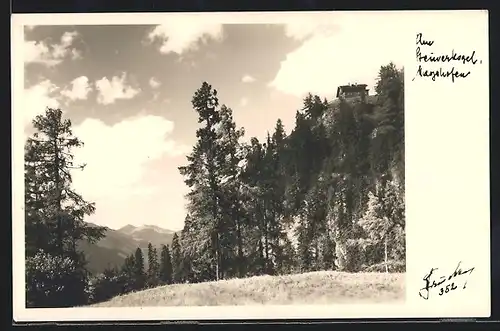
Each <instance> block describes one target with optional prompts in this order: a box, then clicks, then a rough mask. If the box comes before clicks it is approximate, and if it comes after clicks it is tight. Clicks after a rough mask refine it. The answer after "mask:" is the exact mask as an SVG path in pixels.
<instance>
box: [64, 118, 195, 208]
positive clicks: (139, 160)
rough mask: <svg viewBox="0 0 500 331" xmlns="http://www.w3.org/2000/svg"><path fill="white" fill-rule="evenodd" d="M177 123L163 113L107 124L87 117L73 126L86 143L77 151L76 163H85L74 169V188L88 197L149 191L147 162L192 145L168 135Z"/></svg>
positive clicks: (187, 149) (96, 198) (77, 134)
mask: <svg viewBox="0 0 500 331" xmlns="http://www.w3.org/2000/svg"><path fill="white" fill-rule="evenodd" d="M173 129H174V123H173V122H172V121H169V120H166V119H165V118H163V117H160V116H152V115H147V116H137V117H133V118H130V119H127V120H124V121H122V122H119V123H117V124H115V125H112V126H108V125H106V124H104V123H103V122H102V121H100V120H97V119H86V120H85V121H84V122H82V123H81V124H80V125H78V126H76V127H75V128H74V129H73V132H74V134H75V136H77V137H78V138H79V139H81V140H82V141H83V142H84V146H83V147H81V148H78V149H76V150H75V164H81V163H86V164H87V166H86V168H85V169H84V170H83V171H78V170H76V171H75V172H74V178H73V179H74V185H75V189H76V190H77V191H79V192H81V193H82V194H83V195H84V196H86V198H87V199H95V200H97V201H99V199H101V198H115V197H124V196H129V195H131V194H135V193H137V192H147V191H149V190H150V189H151V187H149V186H147V185H145V184H144V182H143V176H144V174H145V173H146V171H147V166H148V162H150V161H154V160H157V159H159V158H161V157H163V156H165V155H170V156H178V155H184V154H186V153H188V152H189V150H190V149H189V148H188V147H187V146H184V145H180V144H178V143H177V142H175V141H173V140H166V137H167V135H168V134H169V133H171V132H172V130H173Z"/></svg>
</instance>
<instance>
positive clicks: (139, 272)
mask: <svg viewBox="0 0 500 331" xmlns="http://www.w3.org/2000/svg"><path fill="white" fill-rule="evenodd" d="M134 262H135V265H134V280H135V284H134V287H135V290H141V289H143V288H144V287H145V286H146V273H145V272H144V256H143V254H142V250H141V249H140V248H139V247H137V249H136V250H135V255H134Z"/></svg>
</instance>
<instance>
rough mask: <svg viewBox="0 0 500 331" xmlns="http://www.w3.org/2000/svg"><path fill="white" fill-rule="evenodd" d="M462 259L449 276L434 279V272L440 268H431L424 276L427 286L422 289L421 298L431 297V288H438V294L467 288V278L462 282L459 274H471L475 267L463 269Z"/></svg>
mask: <svg viewBox="0 0 500 331" xmlns="http://www.w3.org/2000/svg"><path fill="white" fill-rule="evenodd" d="M461 263H462V262H461V261H460V262H458V265H457V267H456V268H455V271H453V273H451V274H450V275H448V276H439V279H438V280H436V279H433V278H432V277H433V276H435V274H434V272H435V271H436V270H438V268H431V271H429V273H428V274H427V275H425V277H424V278H423V281H424V282H425V286H424V287H423V288H421V289H420V291H419V293H418V294H419V295H420V297H421V298H423V299H424V300H428V299H429V297H430V293H431V290H432V289H434V288H438V289H439V292H438V294H439V295H440V296H441V295H444V294H446V293H449V292H450V291H454V290H457V289H458V288H459V286H460V287H462V289H465V288H466V286H467V280H465V281H464V282H463V283H461V282H460V278H458V277H459V276H462V275H469V276H470V274H471V273H472V271H474V267H472V268H470V269H467V270H462V268H461V266H460V265H461Z"/></svg>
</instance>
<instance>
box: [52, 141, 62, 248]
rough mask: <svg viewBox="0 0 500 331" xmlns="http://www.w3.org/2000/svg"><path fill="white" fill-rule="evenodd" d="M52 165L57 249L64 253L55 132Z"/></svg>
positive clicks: (57, 150) (58, 161)
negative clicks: (53, 168) (53, 169)
mask: <svg viewBox="0 0 500 331" xmlns="http://www.w3.org/2000/svg"><path fill="white" fill-rule="evenodd" d="M54 154H55V156H54V167H55V173H54V176H55V178H54V184H55V188H56V201H55V203H56V221H57V229H56V232H57V245H58V250H59V252H58V253H59V255H61V256H62V255H63V254H64V247H63V233H62V232H63V229H62V220H61V213H62V206H61V178H60V175H59V165H60V160H59V147H58V146H57V134H56V136H55V137H54Z"/></svg>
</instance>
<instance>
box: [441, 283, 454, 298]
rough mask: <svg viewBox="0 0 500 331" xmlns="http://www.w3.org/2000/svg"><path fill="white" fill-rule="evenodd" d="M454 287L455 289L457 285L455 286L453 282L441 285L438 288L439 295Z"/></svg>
mask: <svg viewBox="0 0 500 331" xmlns="http://www.w3.org/2000/svg"><path fill="white" fill-rule="evenodd" d="M456 289H457V287H456V285H455V283H451V284H448V285H446V287H441V288H440V289H439V295H443V294H445V293H448V292H450V291H453V290H456Z"/></svg>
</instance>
